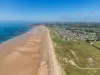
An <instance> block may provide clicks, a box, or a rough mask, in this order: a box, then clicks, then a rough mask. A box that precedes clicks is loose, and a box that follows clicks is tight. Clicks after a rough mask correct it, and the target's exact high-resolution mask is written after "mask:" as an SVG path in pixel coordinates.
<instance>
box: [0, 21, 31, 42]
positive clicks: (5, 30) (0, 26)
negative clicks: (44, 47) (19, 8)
mask: <svg viewBox="0 0 100 75" xmlns="http://www.w3.org/2000/svg"><path fill="white" fill-rule="evenodd" d="M30 29H31V27H30V26H28V23H5V22H2V23H0V43H3V42H5V41H7V40H9V39H12V38H14V37H16V36H18V35H21V34H23V33H25V32H27V31H28V30H30Z"/></svg>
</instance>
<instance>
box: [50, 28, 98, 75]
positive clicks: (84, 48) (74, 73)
mask: <svg viewBox="0 0 100 75" xmlns="http://www.w3.org/2000/svg"><path fill="white" fill-rule="evenodd" d="M49 30H50V34H51V38H52V41H53V44H54V49H55V54H56V56H57V59H58V61H59V63H60V64H61V67H62V69H63V70H64V72H65V74H64V75H100V70H82V69H78V68H76V67H75V66H72V65H70V64H69V63H66V61H65V60H64V58H68V59H73V60H74V62H75V63H76V64H77V65H78V66H80V67H100V51H99V50H98V49H96V48H95V47H93V46H92V45H90V44H88V43H87V42H85V41H69V42H68V41H66V40H65V41H63V40H62V38H61V37H60V35H59V34H58V33H57V32H56V30H55V29H54V28H49ZM70 49H71V50H73V51H74V52H75V54H76V55H77V57H78V59H79V62H77V61H76V59H75V57H74V56H73V54H72V53H71V51H70ZM88 57H91V58H93V59H94V61H95V65H93V66H90V65H89V64H88V61H87V58H88Z"/></svg>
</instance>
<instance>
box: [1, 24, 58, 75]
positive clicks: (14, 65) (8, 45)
mask: <svg viewBox="0 0 100 75" xmlns="http://www.w3.org/2000/svg"><path fill="white" fill-rule="evenodd" d="M58 71H59V68H58V63H57V61H56V58H55V56H54V53H53V47H52V42H51V39H50V35H49V31H48V29H47V28H46V27H45V26H37V27H35V28H34V29H31V30H30V31H28V32H27V33H24V34H22V35H20V36H18V37H15V38H13V39H11V40H8V41H6V42H4V43H2V44H0V75H60V73H59V72H60V71H59V72H58Z"/></svg>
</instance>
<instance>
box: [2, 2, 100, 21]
mask: <svg viewBox="0 0 100 75" xmlns="http://www.w3.org/2000/svg"><path fill="white" fill-rule="evenodd" d="M0 20H24V21H50V22H51V21H54V22H55V21H99V22H100V0H0Z"/></svg>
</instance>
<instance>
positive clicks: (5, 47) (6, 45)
mask: <svg viewBox="0 0 100 75" xmlns="http://www.w3.org/2000/svg"><path fill="white" fill-rule="evenodd" d="M35 28H36V27H34V28H32V29H30V30H29V31H27V32H25V33H23V34H21V35H19V36H15V37H14V38H12V39H9V40H7V41H5V42H3V43H1V44H0V61H1V59H2V57H3V56H5V55H6V54H7V53H9V52H11V51H12V50H13V49H14V48H15V47H17V46H21V45H23V44H25V42H26V41H27V39H29V38H30V37H31V36H32V35H35V32H36V29H35Z"/></svg>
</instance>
